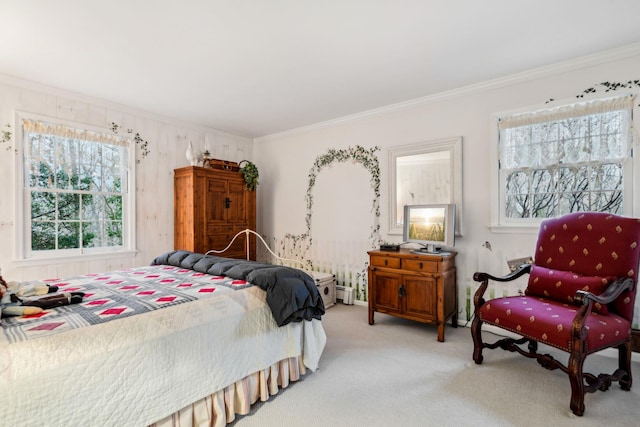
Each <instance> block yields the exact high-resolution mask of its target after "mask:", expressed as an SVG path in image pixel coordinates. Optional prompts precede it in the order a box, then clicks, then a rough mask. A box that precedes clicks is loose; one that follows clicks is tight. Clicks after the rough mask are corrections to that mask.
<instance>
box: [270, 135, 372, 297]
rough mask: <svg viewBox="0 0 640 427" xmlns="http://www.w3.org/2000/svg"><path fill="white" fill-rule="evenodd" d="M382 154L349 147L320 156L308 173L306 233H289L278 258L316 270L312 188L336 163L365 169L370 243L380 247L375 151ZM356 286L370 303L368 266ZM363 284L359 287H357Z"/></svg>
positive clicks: (357, 292) (360, 272)
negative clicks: (370, 191) (369, 195)
mask: <svg viewBox="0 0 640 427" xmlns="http://www.w3.org/2000/svg"><path fill="white" fill-rule="evenodd" d="M378 150H380V147H373V148H370V149H366V148H364V147H362V146H360V145H356V146H354V147H348V148H346V149H343V150H337V149H329V150H327V152H326V153H325V154H323V155H321V156H318V157H317V158H316V160H315V162H314V163H313V166H312V167H311V169H310V170H309V176H308V187H307V193H306V196H305V200H306V204H307V215H306V221H305V223H306V228H307V230H306V232H305V233H303V234H299V235H294V234H290V233H287V234H286V235H285V236H284V239H283V240H281V241H280V245H279V246H280V248H279V250H278V255H279V256H285V257H289V258H291V257H295V258H296V259H298V260H300V261H301V262H302V263H303V264H305V265H306V266H307V268H308V269H310V270H314V266H313V263H312V261H311V260H310V259H309V258H308V253H309V250H310V248H311V244H312V242H311V217H312V214H313V187H314V186H315V184H316V179H317V177H318V175H319V174H320V172H322V171H323V170H324V169H325V168H327V167H329V166H331V165H332V164H334V163H345V162H348V161H351V162H353V163H358V164H360V165H362V166H363V167H364V168H365V169H366V170H367V172H369V174H370V175H371V176H370V179H369V181H370V183H371V188H372V189H373V200H372V202H371V212H372V213H373V223H372V225H371V234H370V235H369V240H370V242H371V247H372V248H374V247H376V246H377V245H378V244H379V243H380V164H379V162H378V157H377V156H376V154H375V153H376V151H378ZM274 244H275V246H276V247H277V246H278V242H277V241H276V239H275V238H274ZM353 279H354V280H355V281H354V282H350V286H351V283H356V285H355V286H354V287H355V288H356V299H357V300H360V301H365V302H366V301H367V286H366V279H367V263H365V265H364V266H363V268H362V270H361V271H359V272H358V273H356V274H355V277H354V278H353ZM358 284H360V285H358Z"/></svg>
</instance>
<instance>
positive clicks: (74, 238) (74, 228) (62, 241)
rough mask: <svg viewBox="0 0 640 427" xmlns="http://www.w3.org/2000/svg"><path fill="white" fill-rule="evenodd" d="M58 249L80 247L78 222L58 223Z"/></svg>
mask: <svg viewBox="0 0 640 427" xmlns="http://www.w3.org/2000/svg"><path fill="white" fill-rule="evenodd" d="M58 224H59V225H58V249H75V248H79V247H80V223H79V222H75V221H74V222H60V223H58Z"/></svg>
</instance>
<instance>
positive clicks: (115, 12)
mask: <svg viewBox="0 0 640 427" xmlns="http://www.w3.org/2000/svg"><path fill="white" fill-rule="evenodd" d="M639 17H640V1H637V0H608V1H606V2H605V1H602V0H519V1H514V0H482V1H481V0H181V1H178V0H102V1H91V0H56V1H51V0H19V1H18V0H0V74H4V75H8V76H14V77H19V78H21V79H25V80H30V81H34V82H37V83H42V84H46V85H49V86H53V87H56V88H60V89H65V90H70V91H73V92H76V93H79V94H82V95H87V96H92V97H98V98H101V99H104V100H108V101H112V102H116V103H120V104H125V105H127V106H130V107H134V108H137V109H142V110H145V111H148V112H152V113H155V114H159V115H162V116H166V117H170V118H175V119H179V120H183V121H187V122H191V123H197V124H201V125H205V126H210V127H214V128H217V129H220V130H225V131H228V132H232V133H235V134H239V135H244V136H248V137H259V136H265V135H270V134H274V133H278V132H282V131H286V130H290V129H295V128H298V127H303V126H307V125H311V124H315V123H319V122H324V121H328V120H332V119H336V118H339V117H343V116H348V115H352V114H356V113H360V112H364V111H367V110H372V109H378V108H382V107H384V106H387V105H391V104H396V103H401V102H404V101H409V100H412V99H417V98H422V97H426V96H429V95H432V94H436V93H440V92H443V91H448V90H452V89H455V88H459V87H464V86H468V85H472V84H476V83H479V82H483V81H487V80H492V79H495V78H499V77H502V76H506V75H510V74H513V73H518V72H522V71H525V70H529V69H532V68H537V67H542V66H547V65H551V64H554V63H557V62H561V61H565V60H570V59H573V58H577V57H581V56H585V55H589V54H592V53H596V52H601V51H605V50H609V49H612V48H616V47H622V46H626V45H629V44H634V43H637V42H640V24H639V21H638V18H639ZM639 72H640V70H639ZM636 77H638V76H636Z"/></svg>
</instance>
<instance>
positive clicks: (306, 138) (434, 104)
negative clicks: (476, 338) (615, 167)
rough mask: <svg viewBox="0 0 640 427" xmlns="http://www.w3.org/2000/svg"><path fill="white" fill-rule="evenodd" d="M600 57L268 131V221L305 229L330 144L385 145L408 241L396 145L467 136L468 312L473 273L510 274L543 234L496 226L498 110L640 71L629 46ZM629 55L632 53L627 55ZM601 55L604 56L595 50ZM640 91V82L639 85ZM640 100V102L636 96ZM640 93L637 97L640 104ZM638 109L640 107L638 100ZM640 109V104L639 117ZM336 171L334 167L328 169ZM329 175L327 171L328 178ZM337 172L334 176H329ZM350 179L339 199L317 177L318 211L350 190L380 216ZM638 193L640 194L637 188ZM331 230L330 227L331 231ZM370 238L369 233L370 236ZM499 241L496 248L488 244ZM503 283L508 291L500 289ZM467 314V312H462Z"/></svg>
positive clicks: (263, 217) (463, 261)
mask: <svg viewBox="0 0 640 427" xmlns="http://www.w3.org/2000/svg"><path fill="white" fill-rule="evenodd" d="M603 58H605V56H600V57H598V58H597V62H598V64H597V65H594V64H590V65H588V66H587V65H585V64H586V63H587V62H588V61H582V62H580V63H576V65H575V66H574V65H573V64H569V63H565V64H559V65H558V66H555V67H548V68H547V69H545V70H535V71H533V72H531V73H528V74H522V75H519V76H511V78H509V79H504V80H501V81H499V82H498V81H494V82H488V83H487V84H486V85H484V86H482V85H477V86H474V87H472V88H466V90H461V91H458V92H452V93H451V94H450V96H441V97H438V98H435V97H434V98H431V99H425V100H424V102H421V103H415V105H411V106H406V107H404V108H398V109H397V110H396V111H388V112H381V113H379V114H373V115H371V116H366V115H364V114H363V115H362V117H359V118H353V119H349V120H344V121H342V122H336V121H334V123H333V124H331V125H329V124H328V125H327V126H319V125H318V126H315V127H312V128H307V129H300V130H298V131H291V132H288V133H283V134H280V135H272V136H269V137H264V138H260V139H258V140H257V141H256V146H255V148H254V153H255V158H256V163H257V165H258V167H260V170H261V176H262V182H263V184H264V185H263V186H262V188H261V191H260V193H259V194H258V196H259V199H258V203H259V208H260V211H259V215H258V228H259V230H260V231H261V232H262V233H264V234H265V235H267V236H273V238H274V239H275V240H279V239H282V238H283V236H284V235H285V234H286V233H292V234H299V233H303V232H304V231H305V224H304V217H305V214H306V205H305V192H306V191H307V175H308V172H309V169H310V168H311V166H312V165H313V162H314V161H315V159H316V158H317V157H318V156H320V155H323V154H324V153H325V152H326V151H327V150H328V149H331V148H333V149H344V148H346V147H349V146H354V145H362V146H364V147H367V148H370V147H373V146H379V147H381V148H382V149H381V150H380V151H379V152H378V157H379V162H380V168H381V181H382V185H381V190H382V194H381V217H380V225H381V237H382V238H383V239H385V240H389V241H400V239H401V236H395V235H394V236H388V235H386V232H387V229H388V225H387V224H388V201H389V200H388V174H387V151H386V150H387V149H389V148H390V147H394V146H398V145H405V144H413V143H418V142H422V141H429V140H437V139H441V138H448V137H456V136H462V137H463V148H462V157H463V211H462V219H463V222H464V230H463V231H464V235H463V236H462V237H460V238H458V239H457V241H456V250H457V251H458V256H457V267H458V274H457V277H458V288H459V302H460V310H464V309H465V305H466V304H467V303H468V298H467V296H466V295H465V294H466V292H467V291H468V288H470V287H473V289H475V285H474V284H473V282H472V280H471V277H472V275H473V273H474V272H475V271H477V270H484V269H489V270H490V271H491V272H493V273H496V274H500V273H505V272H506V271H507V264H506V262H505V261H506V259H511V258H516V257H524V256H529V255H533V251H534V244H535V238H536V235H535V234H532V233H528V234H527V233H520V234H504V233H495V232H492V231H491V230H490V229H489V228H488V227H487V226H488V224H489V223H490V181H491V175H490V172H491V171H490V168H489V165H490V153H491V152H492V151H491V149H492V144H493V141H491V133H490V128H491V114H492V113H496V112H501V111H507V110H511V109H517V108H521V107H526V106H531V105H543V104H544V103H545V102H546V101H547V100H549V99H550V98H554V99H556V100H561V99H567V98H574V97H575V96H576V95H579V94H580V93H582V91H583V90H585V89H587V88H589V87H592V86H594V85H595V84H598V83H600V82H603V81H610V82H627V81H628V80H635V79H639V78H640V54H639V53H638V52H637V50H636V51H635V52H632V53H631V54H629V53H628V52H627V53H625V54H624V55H621V56H619V57H618V59H616V60H612V59H610V58H611V57H609V56H607V57H606V58H608V59H606V62H603ZM620 58H623V59H620ZM592 62H596V61H595V58H593V59H592ZM635 92H636V93H637V92H638V88H636V89H635ZM636 101H637V100H636ZM638 103H640V101H638V102H636V104H638ZM636 110H638V108H636ZM637 114H638V111H636V115H637ZM332 173H333V172H332V171H331V170H327V171H324V172H323V173H322V174H327V177H329V176H330V175H332ZM321 179H324V178H320V177H319V178H318V181H320V180H321ZM327 179H330V178H327ZM349 181H350V180H348V179H343V180H342V182H341V183H338V184H337V185H340V186H344V188H341V189H340V192H341V193H342V194H341V195H340V197H332V194H333V193H334V191H336V187H335V186H334V187H333V188H331V187H323V188H321V186H319V185H316V187H317V188H316V189H315V190H314V191H315V192H318V191H322V192H325V193H324V194H322V195H318V194H316V196H315V198H316V199H318V200H320V199H322V200H323V203H322V204H320V203H318V204H315V205H314V206H313V211H314V217H315V216H320V217H322V216H324V215H326V216H334V214H333V212H335V211H336V210H339V209H340V204H341V203H342V202H341V199H343V198H344V197H345V196H344V194H343V193H344V191H347V190H345V188H346V189H350V196H349V197H351V198H352V200H351V202H350V203H351V204H352V205H353V204H356V205H361V206H364V207H365V209H364V211H362V210H355V209H345V210H343V211H342V212H341V215H343V216H344V218H349V221H353V220H354V219H353V216H354V215H357V218H356V221H362V222H367V223H370V222H371V216H370V213H369V209H368V207H369V206H370V204H371V198H372V193H371V191H370V190H369V189H368V188H364V187H366V186H363V185H361V184H360V185H359V186H354V184H353V183H352V182H349ZM635 194H636V195H637V194H640V193H638V189H636V191H635ZM636 214H637V213H636ZM325 233H326V232H325ZM325 237H326V238H327V239H329V240H335V241H339V240H340V234H339V233H335V234H334V235H333V236H329V235H326V236H325ZM361 237H362V239H365V240H366V237H367V236H364V235H363V236H361ZM485 242H489V243H490V245H491V248H492V249H491V250H489V249H486V248H485V247H484V244H485ZM520 286H522V284H517V285H514V286H513V287H512V289H505V290H504V291H505V292H513V291H514V290H515V289H513V288H517V287H520ZM502 291H503V290H500V289H498V292H502ZM460 317H461V318H463V317H465V315H464V313H462V314H461V315H460Z"/></svg>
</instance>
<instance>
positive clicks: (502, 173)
mask: <svg viewBox="0 0 640 427" xmlns="http://www.w3.org/2000/svg"><path fill="white" fill-rule="evenodd" d="M632 109H633V98H632V97H631V96H623V97H617V98H610V99H605V100H594V101H585V102H580V103H575V104H570V105H565V106H561V107H556V108H551V109H544V110H538V111H534V112H527V113H520V114H511V115H504V116H501V117H498V123H497V127H498V131H499V135H498V182H499V184H498V185H499V195H498V205H499V219H498V220H499V224H500V225H507V224H510V223H511V224H527V223H529V224H531V223H538V222H539V221H540V220H542V219H544V218H549V217H554V216H558V215H562V214H566V213H569V212H577V211H598V212H611V213H616V214H620V215H624V214H630V213H631V210H632V206H633V204H632V200H631V197H632V192H631V185H632V176H633V171H632V161H631V160H632V149H631V148H632V143H631V130H630V129H631V122H632Z"/></svg>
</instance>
